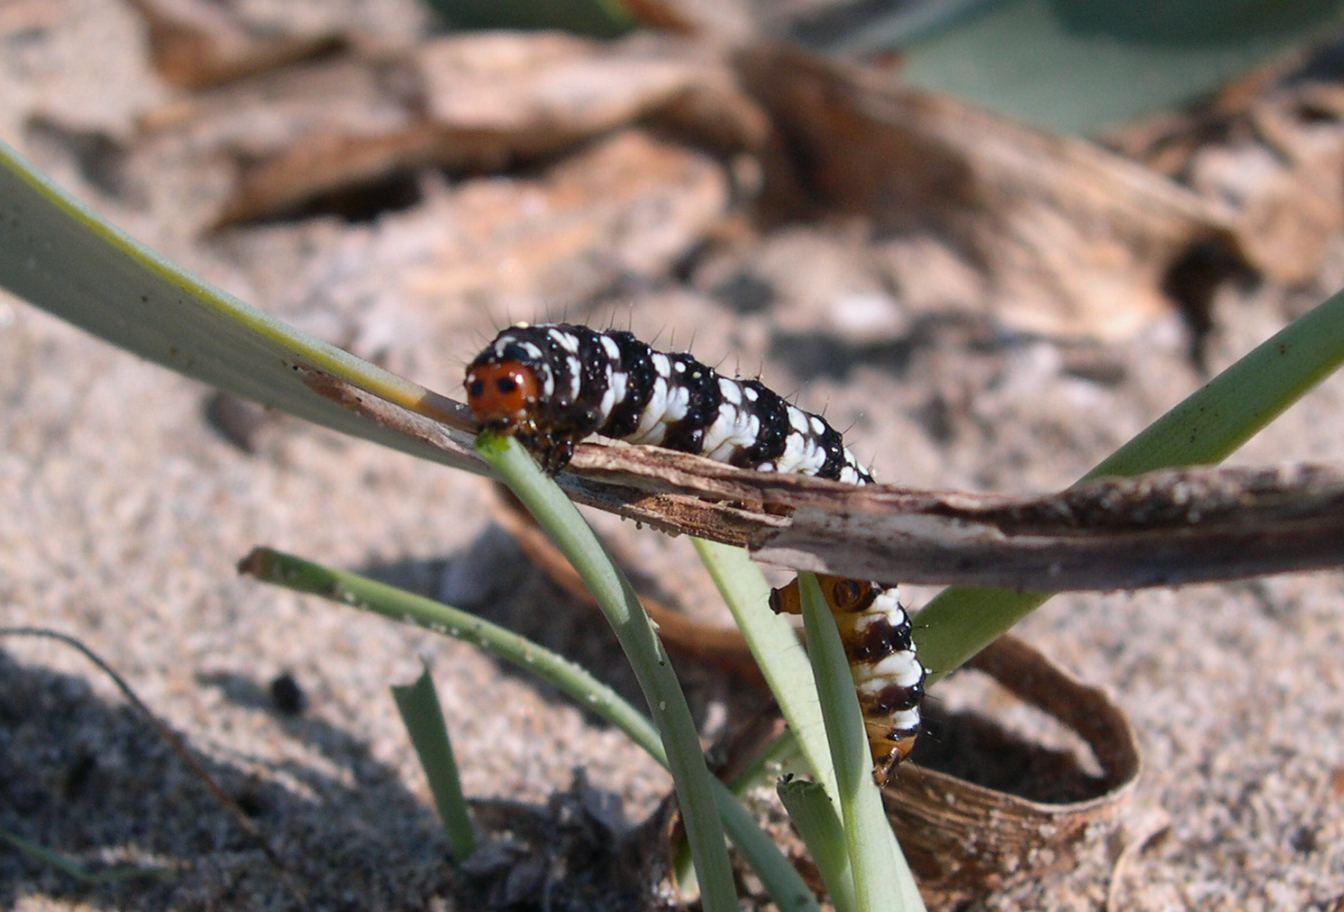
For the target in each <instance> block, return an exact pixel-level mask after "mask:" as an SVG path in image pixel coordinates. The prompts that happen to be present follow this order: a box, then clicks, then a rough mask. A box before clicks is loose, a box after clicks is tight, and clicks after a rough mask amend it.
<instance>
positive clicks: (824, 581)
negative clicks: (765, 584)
mask: <svg viewBox="0 0 1344 912" xmlns="http://www.w3.org/2000/svg"><path fill="white" fill-rule="evenodd" d="M817 583H819V584H820V586H821V594H822V597H823V598H825V599H826V604H827V605H828V606H829V607H830V609H831V611H833V612H835V613H837V614H845V613H851V612H859V611H863V610H864V609H865V608H867V607H868V606H869V605H871V604H872V603H873V599H874V598H875V597H876V596H877V593H878V586H877V584H876V583H869V582H864V581H861V580H853V579H847V578H845V577H843V576H831V575H830V574H826V573H818V574H817ZM770 608H771V609H772V610H773V611H774V612H775V613H776V614H802V613H803V596H802V592H801V591H800V589H799V586H798V580H797V579H796V578H795V579H793V580H791V581H790V582H789V584H788V585H787V586H784V587H782V588H780V589H772V590H770Z"/></svg>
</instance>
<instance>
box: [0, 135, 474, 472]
mask: <svg viewBox="0 0 1344 912" xmlns="http://www.w3.org/2000/svg"><path fill="white" fill-rule="evenodd" d="M0 288H6V289H8V290H9V291H11V292H13V293H14V294H16V295H18V296H19V297H21V298H25V299H27V300H28V301H29V302H30V303H32V304H34V305H36V306H38V307H40V308H42V309H43V310H46V311H49V312H50V313H53V314H55V315H56V316H58V317H60V318H61V319H63V320H66V321H68V322H70V323H73V324H74V325H76V326H78V327H80V328H81V329H84V330H86V331H87V332H90V333H92V334H93V335H95V336H98V337H99V338H101V339H104V340H106V341H108V342H111V343H112V344H113V345H117V346H120V347H121V348H124V349H126V350H127V351H131V352H135V353H136V354H138V355H140V356H141V357H143V358H147V359H149V360H150V361H154V362H156V363H158V364H161V365H163V366H164V367H167V368H169V369H171V370H175V371H177V372H178V373H180V374H184V375H186V376H188V377H192V378H194V379H197V380H200V381H202V382H204V383H208V384H211V385H212V386H216V387H219V388H220V389H223V390H228V391H229V392H231V393H235V394H237V395H239V396H245V397H247V398H249V399H255V400H256V401H257V402H260V403H262V404H263V405H267V406H272V407H275V408H278V409H281V410H283V411H286V412H289V413H290V414H293V415H297V416H299V417H300V418H306V419H308V420H309V421H314V422H316V423H318V424H322V425H325V426H327V427H330V428H333V429H334V430H338V431H342V432H344V433H347V434H351V435H354V436H356V437H364V438H366V439H369V440H376V441H378V442H379V443H382V444H384V445H385V446H390V447H393V448H395V449H399V450H403V451H405V452H408V453H412V454H414V455H416V456H420V457H422V458H425V459H432V460H435V461H437V462H443V463H447V464H449V465H454V466H456V467H458V468H465V469H468V470H470V471H476V472H479V471H480V467H479V466H477V465H476V464H475V463H472V462H467V461H464V460H459V459H454V458H453V457H452V456H451V455H449V454H446V453H444V452H443V451H441V450H438V449H435V448H433V447H430V446H427V445H424V444H421V443H419V442H417V441H414V440H411V439H410V438H408V437H406V436H405V435H403V434H400V433H397V432H395V431H390V430H387V429H385V428H382V427H380V426H378V425H377V424H374V423H373V422H371V421H367V420H365V419H363V418H360V417H358V416H356V415H354V414H353V413H351V412H348V411H346V410H345V409H343V408H341V407H340V406H339V405H337V404H336V403H334V402H332V401H330V400H329V399H325V398H323V397H322V396H319V395H317V394H316V393H314V392H313V391H312V390H310V389H308V387H306V386H305V385H304V384H303V380H302V378H301V377H300V376H299V375H298V374H297V373H296V372H295V371H294V367H295V366H306V367H311V368H315V369H317V370H321V371H324V372H326V373H328V374H331V375H333V376H336V377H339V378H340V379H343V380H346V381H348V382H349V383H351V384H353V385H355V386H357V387H359V388H361V389H365V390H368V391H369V392H371V393H373V394H375V395H377V396H380V397H382V398H384V399H387V400H389V401H392V402H395V403H397V404H399V405H403V406H406V407H407V408H412V409H416V410H423V411H429V412H430V413H434V412H435V410H436V408H437V407H438V406H440V405H441V403H442V402H443V400H442V399H441V398H440V397H437V396H435V395H434V394H432V393H430V392H428V391H427V390H425V389H424V388H423V387H420V386H417V385H416V384H414V383H411V382H410V381H408V380H404V379H402V378H401V377H398V376H396V375H395V374H391V373H388V372H387V371H385V370H382V369H381V368H378V367H376V366H374V365H372V364H370V363H368V362H367V361H363V360H361V359H359V358H356V357H355V356H354V355H351V354H350V353H348V352H345V351H342V350H341V349H339V348H336V347H335V346H333V345H328V344H327V343H325V342H321V341H319V340H317V339H314V338H312V337H311V336H308V335H306V334H304V333H302V332H299V331H298V330H297V329H294V328H293V327H291V326H287V325H285V324H284V323H282V322H280V321H279V320H276V319H275V318H274V317H271V316H268V315H267V314H265V313H263V312H262V311H260V310H257V309H256V308H255V307H251V306H249V305H247V304H244V303H243V302H242V301H239V300H238V299H237V298H235V297H233V296H232V295H229V294H226V293H225V292H223V291H220V290H219V289H217V288H214V287H212V286H210V285H208V284H206V283H205V282H202V281H201V280H199V279H197V278H195V277H194V276H192V275H190V274H189V273H187V272H186V271H185V270H183V269H181V268H179V267H178V266H175V265H174V264H172V263H170V262H168V261H167V260H165V259H164V258H162V257H161V256H159V255H158V254H156V253H154V252H153V251H152V250H150V249H148V248H147V247H144V246H142V245H141V244H139V243H137V242H135V241H134V240H132V239H131V238H130V237H128V236H126V235H125V234H124V233H122V232H121V231H120V230H118V229H117V228H115V227H113V226H112V225H111V224H109V223H108V222H106V221H104V220H103V219H101V218H100V217H99V216H98V215H96V214H95V213H94V212H92V211H91V210H90V209H88V208H87V207H85V206H84V205H82V204H80V203H79V202H77V201H76V200H75V199H73V198H72V197H70V196H69V195H68V194H66V193H65V192H64V191H63V190H61V189H60V188H59V187H57V186H56V185H55V184H53V183H52V182H51V181H49V180H48V179H47V178H46V177H44V176H43V175H41V174H40V173H38V172H37V171H36V170H35V169H34V168H33V167H32V166H31V165H29V164H28V163H27V162H25V161H24V160H23V159H22V158H21V157H20V156H19V155H18V153H16V152H15V151H14V150H13V149H11V148H10V147H9V146H7V145H5V143H4V142H3V141H0Z"/></svg>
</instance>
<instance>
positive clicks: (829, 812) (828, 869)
mask: <svg viewBox="0 0 1344 912" xmlns="http://www.w3.org/2000/svg"><path fill="white" fill-rule="evenodd" d="M776 791H777V792H778V793H779V800H780V801H782V802H783V803H784V809H785V810H787V811H788V812H789V819H790V820H792V821H793V825H794V826H795V827H797V828H798V835H799V836H801V837H802V838H803V844H804V845H805V846H807V851H808V854H809V855H811V856H812V860H813V861H814V862H816V865H817V870H818V871H820V872H821V879H822V882H824V883H825V884H826V892H827V893H828V894H829V895H830V898H831V905H833V906H835V910H836V912H854V910H855V909H857V908H858V906H857V905H856V900H855V898H854V872H853V870H852V869H851V867H850V864H849V855H848V854H847V853H846V851H845V831H844V828H843V827H842V826H841V825H840V817H839V816H838V815H837V814H836V811H835V805H833V804H831V800H830V799H829V798H827V797H826V790H825V789H824V788H822V787H821V785H820V784H819V783H816V782H808V781H807V780H804V779H782V780H780V783H779V785H778V786H777V787H776Z"/></svg>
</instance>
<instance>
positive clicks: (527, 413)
mask: <svg viewBox="0 0 1344 912" xmlns="http://www.w3.org/2000/svg"><path fill="white" fill-rule="evenodd" d="M463 385H464V386H465V387H466V388H467V404H468V405H469V406H471V413H472V415H473V416H474V417H475V418H476V425H477V427H480V428H481V429H483V430H484V429H487V428H488V429H490V430H495V431H506V432H508V431H516V430H518V429H519V428H521V427H524V426H526V425H527V424H529V423H530V421H531V420H532V418H533V413H534V412H535V411H536V407H537V402H538V400H539V397H540V394H541V384H540V383H539V382H538V381H537V374H536V371H534V370H533V369H532V368H531V367H529V366H528V365H527V364H525V363H524V362H521V361H513V360H503V361H488V362H485V363H479V364H473V365H472V366H471V367H470V368H468V369H467V379H466V380H465V381H464V383H463Z"/></svg>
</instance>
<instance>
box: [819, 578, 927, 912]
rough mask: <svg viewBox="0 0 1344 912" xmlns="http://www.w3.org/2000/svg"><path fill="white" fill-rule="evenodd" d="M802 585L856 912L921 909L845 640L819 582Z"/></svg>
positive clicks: (916, 888)
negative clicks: (876, 767) (895, 832)
mask: <svg viewBox="0 0 1344 912" xmlns="http://www.w3.org/2000/svg"><path fill="white" fill-rule="evenodd" d="M798 579H799V582H800V583H801V584H802V595H803V629H804V630H806V631H807V652H808V657H809V658H810V659H811V661H812V672H813V674H814V675H815V676H816V679H817V697H818V700H819V701H820V703H821V715H822V718H823V719H825V721H826V740H827V741H828V742H829V743H830V748H831V760H832V762H833V763H834V764H835V778H836V782H837V786H838V788H839V799H840V817H841V821H842V822H843V825H844V830H845V846H846V849H847V854H848V856H849V862H850V864H851V865H852V867H853V873H854V901H855V908H856V909H857V910H858V912H879V910H883V912H886V910H890V912H899V910H910V909H919V910H922V909H923V908H924V903H923V900H922V899H920V896H919V888H918V887H917V885H916V884H915V879H914V875H913V874H911V872H910V867H909V865H908V864H907V863H906V861H905V856H904V855H902V854H901V852H900V849H899V847H898V846H897V845H896V841H895V839H893V838H892V834H891V824H890V823H888V822H887V814H886V810H885V809H884V808H883V806H882V795H881V793H879V792H878V790H877V786H876V785H875V784H874V783H873V776H872V769H873V763H872V756H871V754H870V753H869V751H868V738H867V736H866V735H865V733H864V728H863V712H862V710H861V709H860V708H859V698H858V694H857V693H856V692H855V690H854V679H853V677H852V676H851V675H850V672H849V661H848V659H847V658H846V657H845V647H844V644H843V643H842V642H841V641H840V630H839V628H837V627H836V625H835V618H834V617H833V616H832V615H831V610H830V608H829V607H828V606H827V605H826V600H825V599H824V598H823V597H822V594H821V587H820V586H819V585H817V578H816V577H815V576H814V575H812V574H811V573H803V574H800V575H799V577H798Z"/></svg>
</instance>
